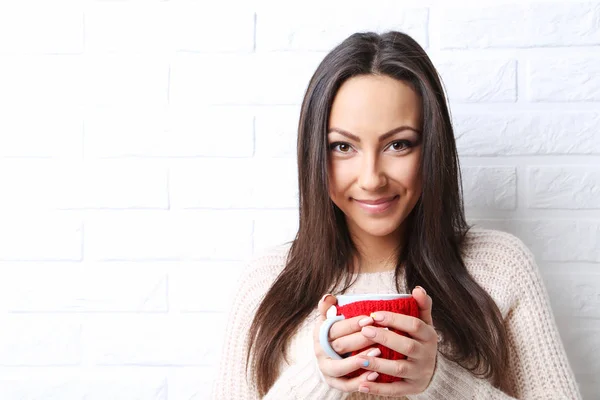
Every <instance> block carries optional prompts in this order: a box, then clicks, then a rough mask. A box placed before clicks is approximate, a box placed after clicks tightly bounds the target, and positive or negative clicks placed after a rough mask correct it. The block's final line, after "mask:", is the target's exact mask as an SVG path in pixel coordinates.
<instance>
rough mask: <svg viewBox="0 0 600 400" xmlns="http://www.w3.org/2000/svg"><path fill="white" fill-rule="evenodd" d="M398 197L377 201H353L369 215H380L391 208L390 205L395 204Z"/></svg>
mask: <svg viewBox="0 0 600 400" xmlns="http://www.w3.org/2000/svg"><path fill="white" fill-rule="evenodd" d="M399 197H400V196H398V195H396V196H391V197H385V198H381V199H377V200H357V199H354V201H356V203H357V204H358V206H359V207H361V208H362V209H363V210H365V211H367V212H369V213H382V212H384V211H386V210H388V209H389V208H390V207H392V205H394V204H396V203H397V200H398V198H399Z"/></svg>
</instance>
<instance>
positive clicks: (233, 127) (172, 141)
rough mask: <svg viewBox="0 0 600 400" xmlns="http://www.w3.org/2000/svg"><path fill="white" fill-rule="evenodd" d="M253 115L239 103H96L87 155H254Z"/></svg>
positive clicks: (89, 114) (90, 116)
mask: <svg viewBox="0 0 600 400" xmlns="http://www.w3.org/2000/svg"><path fill="white" fill-rule="evenodd" d="M253 115H254V114H253V113H252V112H250V111H249V110H245V109H240V108H235V107H206V108H201V109H198V108H194V109H192V108H187V107H186V108H176V109H165V108H156V109H154V108H153V109H144V108H128V107H123V108H121V107H111V108H94V109H91V110H89V111H88V112H87V113H86V117H85V118H86V128H85V155H86V157H102V158H104V157H198V156H202V157H218V156H222V157H250V156H252V154H253V152H254V127H253V121H254V116H253ZM223 121H227V123H224V122H223Z"/></svg>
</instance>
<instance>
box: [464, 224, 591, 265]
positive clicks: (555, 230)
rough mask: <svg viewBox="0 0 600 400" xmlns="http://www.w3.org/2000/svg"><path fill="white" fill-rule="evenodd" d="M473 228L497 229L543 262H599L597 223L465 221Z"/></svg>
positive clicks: (538, 260)
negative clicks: (514, 238)
mask: <svg viewBox="0 0 600 400" xmlns="http://www.w3.org/2000/svg"><path fill="white" fill-rule="evenodd" d="M468 220H469V223H471V224H475V226H479V227H484V228H490V229H498V230H501V231H505V232H509V233H512V234H513V235H515V236H517V237H518V238H519V239H521V240H522V241H523V242H524V243H525V244H526V245H527V246H528V247H529V248H530V249H531V251H532V252H533V253H534V254H535V256H536V260H537V262H539V263H541V262H542V261H584V262H598V261H600V254H599V253H598V251H597V248H598V243H599V242H600V220H594V219H591V218H590V219H560V220H558V219H556V220H555V219H547V220H542V219H484V218H468Z"/></svg>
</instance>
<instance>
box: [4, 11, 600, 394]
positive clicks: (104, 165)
mask: <svg viewBox="0 0 600 400" xmlns="http://www.w3.org/2000/svg"><path fill="white" fill-rule="evenodd" d="M448 4H449V2H446V1H435V0H429V1H428V0H424V1H416V0H414V1H405V2H398V1H393V0H374V1H370V2H368V4H367V2H364V1H358V0H350V1H343V2H342V1H340V0H335V1H333V2H329V3H327V4H326V5H324V4H322V2H321V3H314V4H306V3H304V2H294V3H290V4H283V5H282V4H278V5H275V4H273V2H265V1H258V0H255V1H244V2H242V1H241V0H240V1H238V2H233V3H228V4H225V5H222V6H218V7H217V6H216V5H215V3H205V2H201V1H191V0H186V1H184V0H163V1H159V0H149V1H144V2H141V1H134V0H120V1H110V0H39V1H33V0H6V1H2V2H0V187H1V188H2V196H0V215H1V217H2V223H1V224H0V274H1V275H0V277H1V279H0V316H1V318H0V324H1V326H0V398H2V399H9V400H13V399H15V400H16V399H36V400H39V399H49V398H60V399H65V400H71V399H73V400H74V399H82V398H86V399H94V400H95V399H98V400H100V399H103V400H104V399H117V400H129V399H133V398H136V399H152V400H167V399H168V400H190V399H204V398H207V397H208V391H209V389H210V384H211V382H212V378H213V376H214V373H215V368H214V367H215V365H216V363H217V362H218V355H219V350H220V337H221V335H222V329H223V327H224V325H225V317H226V316H225V311H226V310H227V307H228V302H229V301H230V297H231V296H230V294H231V290H232V286H231V281H232V280H233V279H235V278H236V277H237V276H238V275H239V271H240V269H241V268H243V266H244V264H245V262H246V260H248V259H249V258H251V257H252V256H253V255H254V254H256V253H258V252H260V251H261V250H262V249H264V248H266V247H269V246H271V245H273V244H276V243H280V242H283V241H287V240H290V239H291V238H293V235H294V233H295V230H296V229H297V210H296V207H297V188H296V175H295V173H296V165H295V149H296V143H295V128H296V123H297V118H298V112H299V105H300V102H301V99H302V95H303V93H304V89H305V88H306V85H307V83H308V79H309V77H310V75H311V74H312V72H313V71H314V69H315V67H316V66H317V64H318V63H319V62H320V60H321V59H322V57H323V56H324V55H325V54H326V52H327V51H328V50H330V49H331V48H332V47H333V46H334V45H335V44H336V43H338V42H339V41H340V40H342V39H343V38H345V37H346V36H347V35H348V34H350V33H352V32H354V31H358V30H378V31H383V30H387V29H398V30H402V31H405V32H407V33H409V34H411V35H412V36H413V37H414V38H415V39H416V40H417V41H419V43H421V44H422V45H423V47H425V49H426V50H427V52H428V53H429V54H430V56H431V58H432V59H433V61H434V64H435V65H436V66H437V67H438V69H439V71H440V73H441V74H442V78H443V80H444V84H445V86H446V88H447V90H448V95H449V99H450V102H451V110H452V115H453V120H454V123H455V127H456V138H457V145H458V148H459V153H460V156H461V162H462V166H463V177H464V189H465V202H466V205H467V211H468V217H469V219H470V221H471V222H473V223H476V224H478V225H480V226H486V227H492V228H498V229H502V230H506V231H509V232H512V233H514V234H516V235H517V236H519V237H520V238H522V239H523V240H524V241H525V242H526V243H527V244H528V245H529V246H530V248H531V249H532V250H533V251H534V253H535V255H536V257H537V260H538V263H539V265H540V267H541V268H542V272H543V276H544V279H545V280H546V283H547V286H548V289H549V292H550V295H551V298H552V304H553V307H554V311H555V313H556V317H557V321H558V323H559V328H560V332H561V335H562V337H563V340H564V342H565V346H566V348H567V351H568V355H569V359H570V360H571V363H572V365H573V368H574V370H575V372H576V374H577V380H578V382H579V385H580V387H581V389H582V392H583V394H584V398H585V399H593V398H597V396H598V393H600V379H599V378H598V376H599V375H600V362H598V357H597V356H596V355H597V353H598V351H599V350H600V311H599V310H600V78H599V77H600V22H599V21H600V1H598V0H595V1H567V0H563V1H544V2H540V1H535V2H533V1H532V2H528V1H509V0H502V1H500V0H498V1H487V2H481V1H479V2H473V1H456V2H452V5H450V6H449V5H448ZM274 182H275V184H274Z"/></svg>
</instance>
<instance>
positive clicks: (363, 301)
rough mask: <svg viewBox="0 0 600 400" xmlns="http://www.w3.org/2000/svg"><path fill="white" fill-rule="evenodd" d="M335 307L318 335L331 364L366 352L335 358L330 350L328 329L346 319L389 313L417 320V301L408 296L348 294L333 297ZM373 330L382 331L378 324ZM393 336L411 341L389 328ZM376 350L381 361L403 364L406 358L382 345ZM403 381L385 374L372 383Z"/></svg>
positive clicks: (357, 371)
mask: <svg viewBox="0 0 600 400" xmlns="http://www.w3.org/2000/svg"><path fill="white" fill-rule="evenodd" d="M336 298H337V304H336V305H335V306H333V307H332V308H331V309H330V310H329V311H328V312H327V317H328V318H327V319H326V320H325V321H324V322H323V325H321V329H320V332H319V342H320V343H321V347H322V348H323V350H324V351H325V353H326V354H327V355H328V356H329V357H331V358H332V359H334V360H341V359H342V358H345V357H350V356H354V355H356V354H358V353H360V352H362V351H364V350H367V347H365V348H364V349H360V350H356V351H353V352H352V353H348V354H344V355H343V356H341V355H339V354H337V353H336V352H335V350H333V348H332V347H331V344H330V343H329V329H331V326H332V325H333V324H334V323H335V322H337V321H341V320H343V319H346V318H353V317H357V316H359V315H367V316H369V315H371V313H373V312H376V311H390V312H394V313H398V314H405V315H410V316H413V317H416V318H419V305H418V304H417V301H416V300H415V299H414V298H413V297H412V295H410V294H349V295H339V296H336ZM334 307H335V315H332V313H331V311H333V309H334ZM372 325H373V326H377V327H381V325H378V324H377V322H374V323H373V324H372ZM388 329H390V330H391V331H393V332H396V333H397V334H399V335H403V336H407V337H410V335H408V334H407V333H406V332H402V331H399V330H397V329H394V328H388ZM374 346H375V347H377V348H379V350H381V355H380V356H379V357H380V358H385V359H388V360H402V359H405V358H406V356H405V355H404V354H402V353H398V352H397V351H394V350H392V349H390V348H387V347H385V346H383V345H381V344H378V343H376V344H375V345H374ZM372 347H373V346H369V347H368V348H372ZM365 371H366V370H364V369H362V368H361V369H358V370H356V371H354V372H351V373H349V374H347V375H346V378H354V377H357V376H359V375H360V374H362V373H364V372H365ZM401 380H402V378H399V377H397V376H390V375H387V374H381V373H380V374H379V376H378V377H377V379H376V380H375V382H387V383H390V382H396V381H401Z"/></svg>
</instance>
